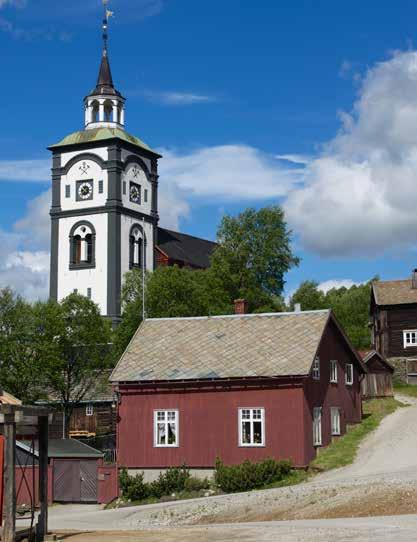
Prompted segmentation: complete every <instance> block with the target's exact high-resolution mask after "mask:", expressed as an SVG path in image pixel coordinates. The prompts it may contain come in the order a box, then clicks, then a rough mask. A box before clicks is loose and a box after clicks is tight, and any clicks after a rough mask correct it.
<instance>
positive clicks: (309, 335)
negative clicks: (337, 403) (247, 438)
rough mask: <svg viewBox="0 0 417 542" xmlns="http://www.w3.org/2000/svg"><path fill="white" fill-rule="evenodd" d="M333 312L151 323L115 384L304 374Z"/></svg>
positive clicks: (139, 335) (120, 366)
mask: <svg viewBox="0 0 417 542" xmlns="http://www.w3.org/2000/svg"><path fill="white" fill-rule="evenodd" d="M329 316H330V311H327V310H325V311H309V312H307V311H306V312H300V313H273V314H251V315H244V316H234V315H233V316H213V317H201V318H162V319H149V320H146V321H145V322H143V323H142V324H141V326H140V327H139V329H138V330H137V332H136V334H135V335H134V337H133V339H132V340H131V342H130V344H129V346H128V347H127V349H126V351H125V352H124V354H123V355H122V357H121V359H120V361H119V362H118V364H117V366H116V368H115V369H114V371H113V373H112V375H111V377H110V380H111V381H113V382H122V381H124V382H128V381H154V380H186V379H206V378H237V377H251V376H252V377H261V376H263V377H265V376H289V375H306V374H308V373H309V372H310V368H311V364H312V362H313V359H314V356H315V355H316V352H317V349H318V346H319V343H320V339H321V337H322V335H323V331H324V329H325V326H326V323H327V321H328V319H329Z"/></svg>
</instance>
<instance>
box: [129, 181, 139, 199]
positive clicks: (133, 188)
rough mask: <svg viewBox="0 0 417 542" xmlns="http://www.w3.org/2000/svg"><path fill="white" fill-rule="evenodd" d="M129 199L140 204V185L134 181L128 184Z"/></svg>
mask: <svg viewBox="0 0 417 542" xmlns="http://www.w3.org/2000/svg"><path fill="white" fill-rule="evenodd" d="M129 199H130V201H132V202H133V203H138V204H140V185H139V184H136V183H132V182H131V183H130V186H129Z"/></svg>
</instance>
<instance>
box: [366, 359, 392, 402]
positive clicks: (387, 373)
mask: <svg viewBox="0 0 417 542" xmlns="http://www.w3.org/2000/svg"><path fill="white" fill-rule="evenodd" d="M359 355H360V356H361V358H362V360H363V362H364V363H365V365H366V368H367V369H368V372H367V374H366V375H365V378H364V379H363V380H362V383H361V389H362V397H364V398H365V399H370V398H372V397H392V396H393V395H394V389H393V383H392V377H393V374H394V367H393V366H392V365H391V364H390V363H389V362H388V361H387V360H386V359H385V358H384V357H383V356H381V354H379V353H378V352H376V351H375V350H371V351H366V352H359Z"/></svg>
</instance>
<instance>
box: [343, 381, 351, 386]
mask: <svg viewBox="0 0 417 542" xmlns="http://www.w3.org/2000/svg"><path fill="white" fill-rule="evenodd" d="M345 385H346V386H353V382H345Z"/></svg>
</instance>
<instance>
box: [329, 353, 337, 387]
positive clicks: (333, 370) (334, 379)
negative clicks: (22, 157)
mask: <svg viewBox="0 0 417 542" xmlns="http://www.w3.org/2000/svg"><path fill="white" fill-rule="evenodd" d="M330 382H333V383H336V382H337V361H336V360H335V359H332V360H330Z"/></svg>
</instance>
